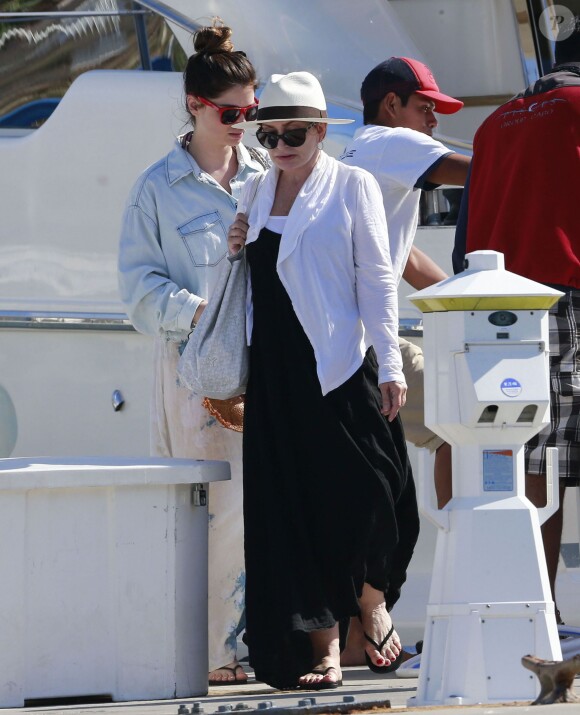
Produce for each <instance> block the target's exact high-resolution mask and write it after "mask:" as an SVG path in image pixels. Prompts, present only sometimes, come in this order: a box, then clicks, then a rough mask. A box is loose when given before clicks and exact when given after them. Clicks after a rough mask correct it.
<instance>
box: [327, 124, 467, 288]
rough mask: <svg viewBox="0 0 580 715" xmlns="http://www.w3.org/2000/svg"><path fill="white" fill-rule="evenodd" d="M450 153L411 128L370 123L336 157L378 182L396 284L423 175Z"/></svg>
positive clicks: (414, 219)
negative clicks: (371, 176) (361, 169)
mask: <svg viewBox="0 0 580 715" xmlns="http://www.w3.org/2000/svg"><path fill="white" fill-rule="evenodd" d="M452 153H453V152H452V151H450V150H449V149H448V148H447V147H446V146H445V145H444V144H441V142H438V141H437V140H436V139H433V138H432V137H430V136H428V135H427V134H423V133H422V132H418V131H415V130H414V129H404V128H402V127H401V128H396V129H391V128H390V127H379V126H376V125H375V124H369V125H367V126H365V127H361V128H360V129H358V130H357V132H356V133H355V135H354V137H353V139H352V141H351V142H350V144H348V146H347V147H346V149H345V150H344V152H343V154H342V155H341V156H340V157H339V158H340V160H341V161H342V162H344V163H345V164H350V165H352V166H360V167H361V168H363V169H366V170H367V171H369V172H370V173H371V174H372V175H373V176H374V177H375V178H376V179H377V181H378V182H379V185H380V187H381V191H382V192H383V203H384V205H385V214H386V216H387V225H388V228H389V243H390V249H391V261H392V263H393V273H394V275H395V280H396V282H397V284H398V283H399V281H400V280H401V276H402V275H403V270H404V268H405V265H406V263H407V258H408V257H409V251H410V250H411V246H412V245H413V239H414V238H415V232H416V230H417V220H418V214H419V199H420V198H421V191H420V189H421V188H422V185H423V176H424V174H426V173H428V171H429V170H430V169H431V167H433V166H434V165H435V164H436V163H438V162H439V161H440V160H441V159H442V158H443V157H444V156H447V155H448V154H452Z"/></svg>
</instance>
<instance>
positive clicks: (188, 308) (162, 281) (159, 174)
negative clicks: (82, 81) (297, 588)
mask: <svg viewBox="0 0 580 715" xmlns="http://www.w3.org/2000/svg"><path fill="white" fill-rule="evenodd" d="M231 34H232V33H231V30H230V28H228V27H224V26H221V23H220V22H219V21H218V20H217V19H216V20H215V21H214V23H213V25H212V26H211V27H204V28H202V29H200V30H199V31H198V32H197V33H196V35H195V37H194V48H195V54H193V55H192V56H191V57H190V58H189V60H188V63H187V67H186V70H185V72H184V91H185V96H186V107H187V111H188V114H189V118H190V120H191V123H192V125H193V131H191V132H190V133H188V134H187V135H185V136H184V137H183V138H182V139H181V141H178V142H176V145H175V146H174V148H173V149H172V151H171V152H170V153H169V154H168V155H167V156H165V157H164V158H163V159H161V160H160V161H158V162H157V163H156V164H154V165H153V166H151V167H149V168H148V169H147V170H146V171H145V172H144V173H143V174H142V175H141V177H140V178H139V179H138V181H137V183H136V184H135V186H134V188H133V191H132V192H131V195H130V198H129V201H128V203H127V208H126V212H125V216H124V222H123V227H122V235H121V243H120V251H119V285H120V291H121V297H122V300H123V301H124V303H125V305H126V308H127V312H128V314H129V317H130V318H131V320H132V322H133V325H134V326H135V327H136V328H137V330H139V331H141V332H143V333H146V334H149V335H152V336H154V337H155V357H154V363H155V364H154V390H153V399H152V406H151V451H152V454H153V455H155V456H162V457H182V458H195V459H221V460H227V461H229V462H230V464H231V468H232V480H231V481H230V482H224V483H216V484H211V485H210V495H209V508H210V530H209V634H208V635H209V669H210V673H209V683H210V685H228V684H233V683H237V682H245V680H246V675H245V673H244V671H243V669H242V667H241V666H240V665H239V663H238V661H237V657H236V636H237V633H238V630H239V627H240V621H241V619H242V613H243V608H244V565H243V559H244V556H243V554H244V544H243V525H242V512H241V509H242V474H241V469H242V464H241V460H242V436H241V434H239V433H238V432H236V431H233V430H231V429H227V428H226V427H224V426H222V424H220V423H219V422H218V421H216V419H215V417H214V416H213V415H212V414H210V413H209V412H208V411H207V410H206V409H205V407H204V406H203V405H202V401H203V396H202V395H200V396H198V395H194V394H192V393H191V392H189V390H187V389H186V388H185V387H184V386H181V385H180V384H179V383H178V380H177V373H176V367H177V362H178V360H179V356H180V352H181V351H182V349H183V347H184V346H185V344H186V342H187V339H188V336H189V334H190V332H191V330H192V329H193V328H194V327H195V324H196V322H197V321H198V320H199V318H200V316H201V314H202V312H203V310H204V308H205V306H206V304H207V299H208V297H209V296H210V294H211V292H212V289H213V287H214V285H215V283H216V280H217V276H218V274H219V272H220V270H221V268H222V265H223V262H224V260H225V258H226V254H227V236H226V231H227V227H228V226H229V225H230V224H231V223H232V220H233V218H234V215H235V213H236V206H237V202H238V197H239V196H240V193H241V190H242V187H243V185H244V182H245V181H246V180H247V179H248V178H249V177H251V176H253V175H255V174H258V173H261V172H263V171H264V166H265V165H267V163H268V162H267V159H265V152H263V153H260V152H257V151H256V150H252V153H250V151H248V149H247V148H246V147H244V145H243V144H242V137H243V134H244V132H243V131H242V130H240V129H236V128H234V127H233V124H234V123H235V122H239V121H242V120H244V119H247V120H251V119H253V118H255V116H256V109H257V101H256V99H255V96H254V92H255V89H256V86H257V80H256V72H255V70H254V67H253V66H252V64H251V63H250V61H249V60H248V58H247V57H246V55H245V54H244V53H243V52H239V51H238V52H236V51H234V47H233V45H232V43H231V41H230V36H231Z"/></svg>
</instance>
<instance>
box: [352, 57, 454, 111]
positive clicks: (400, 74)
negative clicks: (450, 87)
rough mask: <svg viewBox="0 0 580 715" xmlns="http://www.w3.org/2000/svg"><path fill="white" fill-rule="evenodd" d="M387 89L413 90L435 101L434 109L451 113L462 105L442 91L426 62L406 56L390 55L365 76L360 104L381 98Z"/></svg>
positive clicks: (396, 90)
mask: <svg viewBox="0 0 580 715" xmlns="http://www.w3.org/2000/svg"><path fill="white" fill-rule="evenodd" d="M388 92H405V93H408V94H411V93H413V92H416V93H417V94H420V95H421V96H422V97H427V99H430V100H431V101H433V102H435V111H436V112H439V113H440V114H454V113H455V112H458V111H459V110H460V109H461V107H463V102H461V101H460V100H459V99H454V98H453V97H449V96H448V95H447V94H443V93H442V92H441V91H440V90H439V87H438V86H437V82H435V77H433V73H432V72H431V70H430V69H429V67H427V65H425V64H423V63H422V62H419V60H413V59H410V58H409V57H390V58H389V59H388V60H385V61H384V62H381V63H380V64H378V65H377V66H376V67H375V68H374V69H372V70H371V71H370V72H369V73H368V75H367V76H366V77H365V78H364V81H363V83H362V87H361V90H360V96H361V99H362V103H363V104H368V103H369V102H376V101H378V100H381V99H382V98H383V97H384V96H385V95H386V94H387V93H388Z"/></svg>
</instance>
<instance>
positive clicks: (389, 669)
mask: <svg viewBox="0 0 580 715" xmlns="http://www.w3.org/2000/svg"><path fill="white" fill-rule="evenodd" d="M394 630H395V626H391V630H390V631H389V632H388V633H387V635H386V636H385V637H384V638H383V640H382V641H381V642H380V643H377V642H376V640H374V639H373V638H371V637H370V636H369V635H368V634H367V633H365V634H364V635H365V638H366V639H367V641H368V642H369V643H370V644H371V645H372V646H373V647H374V648H376V649H377V651H378V652H379V653H381V652H382V650H383V648H384V647H385V645H386V644H387V641H388V640H389V638H390V637H391V636H392V635H393V631H394ZM365 660H366V662H367V665H368V667H369V668H370V669H371V670H372V671H373V673H383V674H384V673H394V672H395V670H397V668H398V667H399V666H400V665H401V663H402V662H403V649H402V648H401V652H400V653H399V655H398V656H397V657H396V658H395V660H394V661H393V662H392V663H389V665H376V664H375V663H373V661H372V660H371V657H370V655H369V654H368V653H367V652H366V650H365Z"/></svg>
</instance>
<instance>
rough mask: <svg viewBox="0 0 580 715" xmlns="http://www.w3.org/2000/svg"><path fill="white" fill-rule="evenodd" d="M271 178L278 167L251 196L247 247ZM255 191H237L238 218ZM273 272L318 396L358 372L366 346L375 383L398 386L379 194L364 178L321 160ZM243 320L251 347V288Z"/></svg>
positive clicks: (393, 306)
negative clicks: (311, 366)
mask: <svg viewBox="0 0 580 715" xmlns="http://www.w3.org/2000/svg"><path fill="white" fill-rule="evenodd" d="M278 175H279V170H278V169H277V168H275V167H274V168H272V169H270V170H269V171H268V173H267V174H266V175H265V178H264V179H263V181H262V182H261V185H260V186H259V188H258V190H257V193H256V195H255V199H254V200H253V203H252V205H251V207H250V215H249V225H250V228H249V230H248V235H247V241H246V243H247V244H250V243H252V242H253V241H255V240H256V239H257V238H258V234H259V233H260V230H261V229H262V228H263V227H264V226H265V224H266V222H267V220H268V217H269V215H270V211H271V209H272V204H273V202H274V194H275V190H276V184H277V181H278ZM254 191H255V186H254V181H253V177H252V179H250V180H249V181H247V182H246V184H245V186H244V190H243V193H242V197H241V200H240V204H239V207H238V211H239V212H240V213H243V212H246V211H247V209H246V207H247V206H248V203H249V201H250V197H252V196H254ZM277 271H278V276H279V277H280V280H281V281H282V284H283V285H284V287H285V289H286V291H287V293H288V295H289V296H290V300H291V301H292V305H293V307H294V311H295V312H296V315H297V317H298V320H299V321H300V323H301V325H302V327H303V328H304V332H305V333H306V335H307V336H308V339H309V340H310V343H311V344H312V347H313V349H314V354H315V357H316V364H317V373H318V379H319V380H320V386H321V388H322V394H324V395H325V394H327V393H328V392H330V391H331V390H334V389H335V388H337V387H338V386H339V385H342V384H343V383H344V382H346V380H348V378H349V377H351V376H352V375H353V374H354V373H355V372H356V371H357V370H358V368H359V367H360V366H361V365H362V361H363V358H364V355H365V352H366V349H367V347H368V345H371V344H372V345H374V348H375V350H376V353H377V358H378V363H379V383H382V382H390V381H392V380H396V381H397V382H401V383H403V384H404V383H405V378H404V376H403V371H402V361H401V354H400V351H399V344H398V307H397V291H396V285H395V280H394V278H393V271H392V266H391V258H390V255H389V239H388V233H387V223H386V219H385V211H384V208H383V199H382V196H381V190H380V188H379V185H378V183H377V181H376V180H375V179H374V177H373V176H372V175H371V174H369V173H368V172H367V171H365V170H364V169H359V168H357V167H351V166H346V165H345V164H341V163H340V162H338V161H336V160H335V159H333V158H331V157H329V156H328V155H327V154H325V153H324V152H321V153H320V157H319V159H318V161H317V163H316V165H315V167H314V169H313V171H312V173H311V174H310V176H309V177H308V179H307V180H306V182H305V183H304V186H303V187H302V189H301V190H300V193H299V194H298V196H297V197H296V200H295V202H294V205H293V206H292V209H291V210H290V213H289V215H288V219H287V221H286V225H285V227H284V231H283V233H282V239H281V242H280V251H279V254H278V261H277ZM248 280H249V279H248ZM246 315H247V320H246V330H247V339H248V344H250V342H251V335H252V325H253V320H252V317H253V306H252V291H251V285H250V284H249V285H248V304H247V314H246ZM363 324H364V327H363ZM365 330H366V333H367V335H366V339H365Z"/></svg>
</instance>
